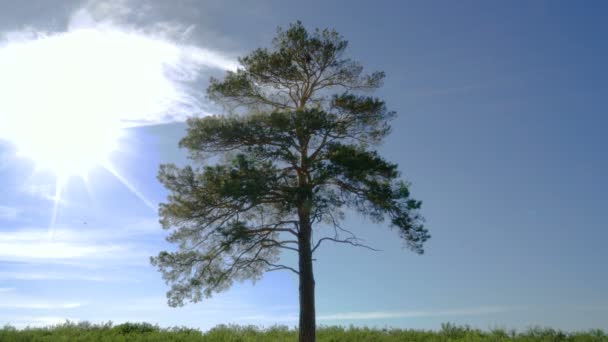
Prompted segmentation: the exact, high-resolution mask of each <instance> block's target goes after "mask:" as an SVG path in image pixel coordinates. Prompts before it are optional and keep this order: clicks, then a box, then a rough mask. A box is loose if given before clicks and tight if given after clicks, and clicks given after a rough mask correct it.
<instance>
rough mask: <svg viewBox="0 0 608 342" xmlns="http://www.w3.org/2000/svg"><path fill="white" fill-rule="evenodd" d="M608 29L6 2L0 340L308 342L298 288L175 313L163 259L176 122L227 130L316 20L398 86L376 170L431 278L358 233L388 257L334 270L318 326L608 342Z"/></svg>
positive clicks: (0, 35) (424, 11)
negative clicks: (42, 331)
mask: <svg viewBox="0 0 608 342" xmlns="http://www.w3.org/2000/svg"><path fill="white" fill-rule="evenodd" d="M577 5H578V6H577ZM607 10H608V4H607V3H606V2H601V1H589V2H585V5H584V6H581V5H580V4H578V3H576V2H566V1H534V2H530V1H527V2H526V1H510V2H498V1H494V2H490V1H460V2H450V1H403V2H401V1H399V2H398V1H373V2H367V1H348V2H347V1H329V2H322V1H306V2H302V1H299V2H296V1H259V2H255V3H254V2H245V1H194V0H175V1H171V2H165V1H160V0H158V1H136V0H125V1H119V0H99V1H93V2H89V1H76V0H69V1H68V0H61V1H60V0H58V1H53V2H50V1H43V0H28V1H16V0H14V1H12V0H2V1H0V90H1V92H0V94H1V95H0V189H2V190H1V192H0V324H3V323H10V324H12V325H14V326H17V327H23V326H27V325H48V324H56V323H60V322H63V321H65V320H66V319H69V320H73V321H74V320H75V321H79V320H88V321H91V322H107V321H113V322H115V323H120V322H126V321H131V322H134V321H146V322H151V323H157V324H159V325H161V326H190V327H196V328H200V329H203V330H206V329H209V328H211V327H213V326H215V325H217V324H221V323H235V324H256V325H260V326H271V325H274V324H282V325H287V326H292V327H293V326H296V325H297V313H298V299H297V298H298V297H297V294H298V284H297V279H296V278H295V277H294V276H293V275H292V274H291V273H290V272H270V273H268V274H266V275H265V276H264V278H263V279H262V280H260V281H258V282H257V283H255V284H251V283H250V282H245V283H237V284H235V285H234V286H233V287H232V288H231V289H229V290H228V291H226V292H224V293H221V294H219V295H216V296H214V297H213V298H211V299H207V300H203V301H202V302H200V303H196V304H188V305H186V306H184V307H181V308H170V307H168V306H167V305H166V299H165V292H166V290H167V286H166V285H165V284H164V282H163V280H162V279H161V276H160V274H159V273H158V272H157V271H156V270H155V269H154V268H153V267H152V266H151V265H150V263H149V257H150V256H153V255H156V254H157V253H158V252H159V251H161V250H163V249H167V248H171V246H170V245H169V244H168V243H167V242H165V240H164V237H165V236H166V234H167V233H166V232H165V231H163V230H162V229H161V228H160V225H159V224H158V217H157V207H158V203H161V202H163V201H164V199H165V197H166V195H167V193H166V191H165V190H164V189H163V188H162V186H161V185H160V184H159V183H158V181H157V180H156V174H157V172H158V166H159V165H160V164H161V163H169V162H171V163H176V164H178V165H185V164H186V163H188V160H187V158H186V155H187V154H186V151H183V150H180V149H178V147H177V143H178V141H179V139H180V138H181V137H182V136H183V135H184V128H185V126H184V124H183V120H184V119H185V118H187V117H192V116H204V115H208V114H212V113H221V112H220V111H219V109H218V108H217V107H216V106H214V105H213V104H212V103H209V102H208V101H207V99H206V98H205V94H204V90H205V86H206V84H207V81H208V79H209V77H211V76H215V77H221V76H222V75H223V74H224V73H225V71H226V70H234V69H235V68H236V67H238V63H237V57H238V56H243V55H245V54H247V53H248V52H249V51H251V50H252V49H254V48H257V47H261V46H269V44H270V41H271V39H272V38H273V36H274V34H275V32H276V28H277V26H282V27H285V26H287V25H288V24H289V23H290V22H293V21H295V20H301V21H302V22H303V23H304V25H305V26H306V27H308V28H315V27H321V28H324V27H332V28H335V29H337V30H338V31H339V32H340V33H341V34H343V35H344V36H345V37H346V39H347V40H349V50H348V53H349V55H350V56H351V57H353V58H354V59H357V60H359V61H360V62H361V63H362V64H363V65H364V66H365V68H366V70H369V71H373V70H383V71H385V72H386V74H387V78H386V81H385V83H384V86H383V88H382V89H380V90H379V91H377V92H376V93H375V95H376V96H379V97H381V98H382V99H384V100H385V101H386V102H387V105H388V107H389V108H391V109H393V110H395V111H396V112H397V113H398V117H397V118H396V119H395V120H394V121H393V130H392V133H391V135H390V136H389V137H388V138H387V139H386V141H385V142H384V144H382V145H381V146H380V147H379V151H380V152H381V153H382V154H383V155H384V156H385V157H387V158H388V159H389V160H392V161H395V162H397V163H398V164H399V166H400V170H401V172H402V174H403V177H404V179H407V180H408V181H410V182H411V183H412V193H413V195H415V197H416V198H418V199H421V200H422V201H423V210H422V214H423V215H424V216H425V217H426V226H427V228H428V229H429V231H430V233H431V235H432V238H431V239H430V240H429V241H428V242H427V243H426V246H425V254H424V255H416V254H414V253H412V252H410V251H408V250H407V249H405V248H404V247H403V246H404V245H403V243H402V242H401V241H399V239H398V235H397V232H395V231H391V230H390V228H388V227H386V226H383V225H382V224H375V223H372V222H370V221H368V220H365V218H362V217H360V216H358V215H357V214H355V213H351V214H350V215H348V217H347V219H346V221H345V226H346V227H349V228H350V229H352V230H353V231H355V232H356V233H357V234H358V235H359V236H360V237H362V238H364V239H365V240H366V242H367V243H368V244H370V245H372V246H374V247H376V248H378V249H381V250H382V251H381V252H374V251H369V250H365V249H356V248H353V247H345V246H341V245H336V246H330V245H326V246H325V248H324V249H321V250H320V253H319V255H318V257H317V261H316V263H315V266H314V267H315V277H316V296H317V297H316V301H317V319H318V323H319V324H321V325H351V324H353V325H359V326H374V327H386V326H389V327H398V328H415V329H438V328H440V326H441V323H442V322H454V323H457V324H469V325H471V326H474V327H477V328H481V329H491V328H497V327H500V328H507V329H511V328H516V329H526V328H529V327H532V326H543V327H553V328H557V329H564V330H586V329H592V328H601V329H608V320H606V317H608V291H607V290H606V289H608V272H606V263H607V262H608V249H607V248H606V247H605V243H606V241H607V238H608V229H607V224H606V220H605V217H606V215H605V213H606V209H605V208H606V205H607V204H608V200H607V199H606V193H608V181H607V180H606V177H605V175H606V174H608V157H607V154H606V152H605V151H606V146H608V135H607V134H606V133H605V131H606V128H607V127H608V118H607V116H606V98H607V95H608V83H607V81H606V80H607V79H608V67H607V66H606V60H608V58H607V57H608V45H607V44H605V36H606V34H607V33H608V23H607V22H606V20H605V16H606V13H607ZM57 151H62V152H57ZM91 151H94V153H90V152H91ZM90 156H93V157H90ZM283 261H284V262H285V263H292V264H293V263H294V262H295V259H294V257H293V256H290V255H285V256H284V259H283Z"/></svg>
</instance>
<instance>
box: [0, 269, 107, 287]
mask: <svg viewBox="0 0 608 342" xmlns="http://www.w3.org/2000/svg"><path fill="white" fill-rule="evenodd" d="M0 279H2V280H45V281H46V280H82V281H110V280H114V278H108V277H107V276H105V275H99V274H89V273H82V272H76V271H75V272H54V271H36V272H0ZM1 291H2V290H0V292H1Z"/></svg>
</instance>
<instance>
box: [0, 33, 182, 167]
mask: <svg viewBox="0 0 608 342" xmlns="http://www.w3.org/2000/svg"><path fill="white" fill-rule="evenodd" d="M176 58H177V51H176V49H175V48H174V47H173V46H171V45H170V44H167V43H165V42H162V41H157V40H153V39H147V38H145V37H141V36H137V35H133V34H127V33H123V32H119V31H100V30H93V29H80V30H76V31H73V32H68V33H64V34H56V35H53V36H48V37H38V38H37V39H32V40H29V41H25V42H21V43H13V44H10V45H8V46H5V47H4V48H3V49H2V50H0V74H1V75H2V78H3V80H2V81H0V91H1V93H2V94H3V101H2V102H3V103H2V104H0V111H1V112H2V113H1V114H2V115H3V116H5V117H4V118H3V120H2V121H3V122H2V124H3V126H4V127H3V128H0V130H3V131H1V132H0V134H1V135H0V137H1V136H4V137H8V138H9V140H10V141H11V142H12V143H13V144H14V145H15V146H16V148H17V151H18V153H19V154H20V155H22V156H24V157H27V158H30V159H32V160H33V161H34V162H35V163H36V165H37V167H40V168H45V169H51V170H53V171H54V172H56V173H57V174H58V175H74V174H76V175H83V174H84V173H86V171H87V170H88V169H90V168H91V167H93V166H95V165H101V164H103V163H104V162H105V161H106V159H107V158H108V156H109V154H110V153H111V152H112V151H115V150H116V149H118V148H119V146H118V139H119V137H120V135H121V128H122V127H124V126H125V125H127V124H128V122H129V120H130V119H133V120H136V119H140V120H141V119H142V118H143V119H145V118H146V116H147V115H157V114H158V113H159V112H161V111H162V110H163V109H164V105H165V103H164V102H166V99H167V98H170V99H173V98H175V97H176V88H175V86H174V84H172V82H171V81H170V80H169V79H168V78H167V77H166V76H165V70H164V68H165V65H166V64H168V63H171V62H172V61H174V60H175V59H176Z"/></svg>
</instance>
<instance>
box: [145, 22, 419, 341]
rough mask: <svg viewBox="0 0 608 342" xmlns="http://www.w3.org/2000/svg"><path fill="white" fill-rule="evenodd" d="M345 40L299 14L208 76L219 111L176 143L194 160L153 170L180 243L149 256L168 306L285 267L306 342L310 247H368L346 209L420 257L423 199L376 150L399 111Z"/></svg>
mask: <svg viewBox="0 0 608 342" xmlns="http://www.w3.org/2000/svg"><path fill="white" fill-rule="evenodd" d="M346 47H347V41H346V40H344V38H343V37H342V36H341V35H339V34H338V33H337V32H336V31H335V30H328V29H324V30H319V29H317V30H315V31H313V32H308V31H307V30H306V29H305V28H304V27H303V25H302V24H301V23H300V22H296V23H294V24H292V25H291V26H290V27H289V28H288V29H287V30H282V29H279V30H278V34H277V36H276V38H275V39H274V40H273V48H272V49H271V50H269V49H265V48H260V49H257V50H254V51H253V52H252V53H251V54H249V55H248V56H246V57H243V58H241V59H239V61H240V64H241V67H240V68H239V69H238V70H237V71H235V72H232V71H229V72H227V74H226V75H225V78H224V79H223V80H218V79H214V78H212V79H211V80H210V85H209V87H208V89H207V94H208V96H209V98H210V99H212V100H214V101H216V102H217V103H218V104H221V105H222V106H223V108H225V110H226V113H225V114H223V115H214V116H206V117H202V118H192V119H190V120H188V122H187V124H188V128H187V134H186V136H185V137H184V138H183V139H182V140H181V141H180V143H179V145H180V147H183V148H186V149H188V150H189V152H190V156H191V160H192V161H193V162H194V163H195V166H194V167H192V166H186V167H183V168H178V167H176V166H174V165H161V168H160V171H159V180H160V182H161V183H162V184H164V186H165V187H166V188H167V189H168V190H169V192H170V195H169V196H168V200H167V203H164V204H161V206H160V210H159V213H160V217H161V223H162V225H163V227H164V228H165V229H170V230H171V233H170V235H169V236H168V238H167V239H168V241H170V242H172V243H176V244H177V245H178V248H177V251H174V252H161V253H160V254H159V255H158V256H157V257H154V258H152V263H153V264H154V265H155V266H157V267H158V269H159V270H160V271H161V272H162V274H163V278H164V279H165V281H166V282H167V283H168V284H170V285H171V288H170V290H169V291H168V293H167V296H168V299H169V304H170V305H172V306H179V305H183V304H184V302H185V301H186V300H188V301H192V302H197V301H199V300H201V299H202V298H203V297H209V296H211V295H212V294H213V293H216V292H219V291H222V290H225V289H227V288H228V287H230V285H231V284H232V283H233V282H234V281H243V280H246V279H251V280H256V279H259V278H260V277H261V276H262V274H263V273H264V272H267V271H274V270H289V271H291V272H293V273H295V274H297V275H298V277H299V282H300V286H299V298H300V321H299V336H300V341H314V340H315V328H316V325H315V295H314V291H315V281H314V275H313V253H315V251H316V250H317V249H318V248H319V247H320V246H321V245H322V244H323V243H326V242H336V243H343V244H350V245H353V246H359V247H368V246H366V245H364V244H362V243H361V240H360V239H358V238H357V236H355V235H354V234H353V233H352V232H350V231H349V230H348V229H345V228H343V227H342V226H340V221H341V220H342V218H343V217H344V212H345V210H353V211H357V212H359V213H363V214H364V215H366V216H368V217H370V218H371V219H372V220H374V221H377V222H381V221H383V220H385V219H388V220H390V223H391V226H392V227H394V228H396V230H397V231H398V232H399V234H400V236H401V237H402V238H403V239H404V241H405V243H406V245H407V246H408V247H409V248H410V249H412V250H413V251H415V252H417V253H423V243H424V242H425V241H426V240H427V239H428V238H429V234H428V231H427V230H426V229H425V228H424V226H423V224H422V221H423V220H422V217H421V216H420V214H419V209H420V207H421V202H420V201H418V200H415V199H413V198H411V197H410V191H409V189H408V186H409V184H408V183H406V182H404V181H401V180H400V179H399V177H400V174H399V171H398V167H397V164H394V163H391V162H388V161H386V160H385V159H383V158H382V157H381V156H380V155H379V154H378V153H377V152H376V151H375V150H374V149H373V147H374V146H376V145H377V144H378V143H380V142H381V141H382V139H383V138H384V137H385V136H386V135H387V134H388V133H389V130H390V125H389V121H390V120H391V119H392V118H393V117H394V114H395V113H394V112H392V111H388V110H387V109H386V106H385V103H384V102H383V101H382V100H380V99H378V98H374V97H370V96H365V95H364V94H363V91H370V90H374V89H376V88H378V87H379V86H380V85H381V83H382V80H383V78H384V73H382V72H374V73H371V74H365V73H363V68H362V67H361V65H360V64H359V63H357V62H355V61H352V60H350V59H348V58H345V57H344V52H345V49H346ZM209 158H211V160H210V159H209ZM313 233H314V237H313ZM368 248H370V247H368ZM283 250H286V251H294V252H296V253H297V254H298V260H299V262H298V266H297V267H291V266H289V265H284V264H280V263H279V253H280V252H281V251H283Z"/></svg>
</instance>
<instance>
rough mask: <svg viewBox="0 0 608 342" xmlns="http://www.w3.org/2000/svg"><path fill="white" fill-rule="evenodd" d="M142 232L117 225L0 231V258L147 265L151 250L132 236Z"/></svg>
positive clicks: (68, 262)
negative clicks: (108, 226)
mask: <svg viewBox="0 0 608 342" xmlns="http://www.w3.org/2000/svg"><path fill="white" fill-rule="evenodd" d="M144 233H145V231H143V232H139V233H138V232H137V231H131V230H126V229H122V228H120V227H118V228H116V227H113V228H107V229H99V228H81V229H75V228H70V227H66V226H60V227H57V228H54V229H50V230H49V229H47V228H22V229H17V230H12V231H1V232H0V260H4V261H21V262H37V263H40V262H42V263H47V264H48V263H55V264H57V263H59V264H72V265H77V264H87V263H89V262H91V261H93V260H94V261H96V262H97V263H96V264H97V265H110V264H112V263H120V264H121V265H124V266H127V265H139V264H145V265H147V264H148V257H149V256H150V255H151V251H148V250H147V247H146V246H145V245H144V244H143V242H142V243H140V242H139V241H138V240H137V239H136V238H135V237H137V236H141V234H144ZM0 276H1V274H0ZM48 276H51V275H48Z"/></svg>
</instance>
